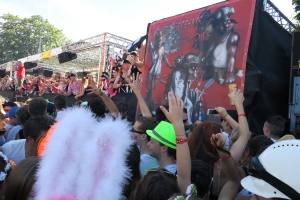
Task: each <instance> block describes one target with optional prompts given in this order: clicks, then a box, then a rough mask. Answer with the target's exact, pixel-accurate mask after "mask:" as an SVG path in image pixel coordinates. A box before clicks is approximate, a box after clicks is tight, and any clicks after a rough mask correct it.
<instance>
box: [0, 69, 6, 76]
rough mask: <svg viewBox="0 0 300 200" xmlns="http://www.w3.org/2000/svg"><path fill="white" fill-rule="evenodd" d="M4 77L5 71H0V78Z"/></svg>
mask: <svg viewBox="0 0 300 200" xmlns="http://www.w3.org/2000/svg"><path fill="white" fill-rule="evenodd" d="M5 75H6V70H5V69H0V78H4V77H5Z"/></svg>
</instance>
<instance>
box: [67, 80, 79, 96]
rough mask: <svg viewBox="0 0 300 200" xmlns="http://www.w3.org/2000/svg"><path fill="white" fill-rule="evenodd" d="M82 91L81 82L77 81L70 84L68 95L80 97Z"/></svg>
mask: <svg viewBox="0 0 300 200" xmlns="http://www.w3.org/2000/svg"><path fill="white" fill-rule="evenodd" d="M80 89H81V81H80V80H77V81H73V82H72V83H69V87H68V95H71V94H73V95H75V96H76V95H78V94H79V93H80Z"/></svg>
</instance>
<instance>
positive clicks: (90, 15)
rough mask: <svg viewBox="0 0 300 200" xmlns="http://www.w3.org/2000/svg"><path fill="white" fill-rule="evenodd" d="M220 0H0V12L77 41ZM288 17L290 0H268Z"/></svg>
mask: <svg viewBox="0 0 300 200" xmlns="http://www.w3.org/2000/svg"><path fill="white" fill-rule="evenodd" d="M220 1H221V0H164V1H163V0H139V1H138V0H105V1H104V0H24V1H21V0H0V15H2V14H4V13H8V12H9V13H11V14H14V15H19V16H21V17H29V16H31V15H41V16H42V17H44V18H46V19H48V20H49V21H50V23H52V24H54V25H55V26H56V27H58V28H59V29H61V30H62V31H63V32H64V33H65V35H66V36H67V37H68V38H70V39H72V40H73V41H77V40H80V39H84V38H88V37H91V36H94V35H98V34H100V33H103V32H110V33H113V34H116V35H120V36H123V37H126V38H128V39H132V40H134V39H136V38H137V37H139V36H141V35H143V34H145V32H146V29H147V24H148V23H149V22H152V21H155V20H158V19H161V18H165V17H168V16H172V15H176V14H179V13H182V12H186V11H189V10H194V9H197V8H200V7H203V6H206V5H210V4H213V3H216V2H220ZM272 2H273V3H274V4H275V5H276V6H277V7H278V8H279V9H280V10H281V11H282V12H283V13H284V14H285V15H286V16H288V17H289V18H290V19H292V16H293V7H292V0H272Z"/></svg>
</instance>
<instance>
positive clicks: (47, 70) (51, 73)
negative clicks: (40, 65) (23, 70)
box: [43, 69, 53, 78]
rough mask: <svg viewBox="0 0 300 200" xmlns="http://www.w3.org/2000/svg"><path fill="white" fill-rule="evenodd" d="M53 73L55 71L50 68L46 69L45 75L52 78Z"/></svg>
mask: <svg viewBox="0 0 300 200" xmlns="http://www.w3.org/2000/svg"><path fill="white" fill-rule="evenodd" d="M52 75H53V71H52V70H49V69H44V72H43V76H45V77H48V78H51V77H52Z"/></svg>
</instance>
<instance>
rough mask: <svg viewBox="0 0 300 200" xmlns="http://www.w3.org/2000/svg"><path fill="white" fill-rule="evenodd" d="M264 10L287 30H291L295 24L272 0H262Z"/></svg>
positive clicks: (294, 27)
mask: <svg viewBox="0 0 300 200" xmlns="http://www.w3.org/2000/svg"><path fill="white" fill-rule="evenodd" d="M264 10H265V12H267V13H268V14H269V15H270V16H271V17H272V18H273V19H274V20H275V21H276V22H277V23H278V24H279V25H280V26H282V27H283V28H284V29H285V30H287V31H288V32H290V33H291V32H293V31H294V30H295V29H296V26H295V25H294V24H293V22H291V21H290V20H289V19H288V18H287V17H286V16H285V15H284V14H283V13H282V12H281V11H280V10H279V9H278V8H277V7H276V6H275V5H274V4H273V3H272V2H271V0H264Z"/></svg>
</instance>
